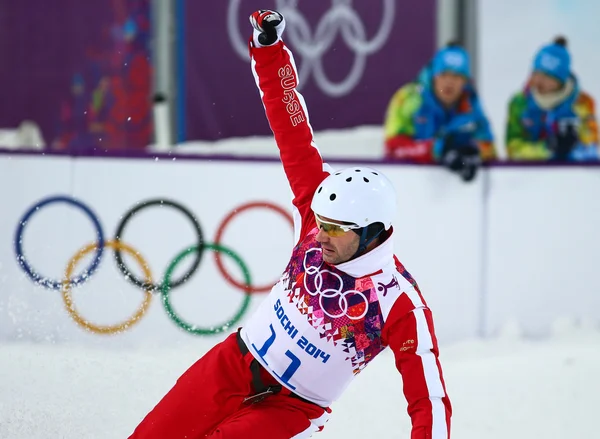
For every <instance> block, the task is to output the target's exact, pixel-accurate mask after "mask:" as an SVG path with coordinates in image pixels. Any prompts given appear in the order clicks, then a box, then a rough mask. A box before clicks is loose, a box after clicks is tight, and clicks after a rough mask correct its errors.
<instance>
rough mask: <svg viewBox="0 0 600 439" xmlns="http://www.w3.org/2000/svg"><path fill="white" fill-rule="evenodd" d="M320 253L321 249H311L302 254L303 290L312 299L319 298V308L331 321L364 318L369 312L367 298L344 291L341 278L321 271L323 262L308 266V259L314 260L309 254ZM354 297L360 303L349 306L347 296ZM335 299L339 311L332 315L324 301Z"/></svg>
mask: <svg viewBox="0 0 600 439" xmlns="http://www.w3.org/2000/svg"><path fill="white" fill-rule="evenodd" d="M321 251H322V249H320V248H312V249H309V250H307V251H306V253H305V254H304V261H303V265H304V273H305V275H304V289H305V290H306V292H307V293H308V294H310V295H311V296H313V297H315V296H317V295H318V296H319V306H320V307H321V311H323V313H324V314H325V315H327V316H329V317H331V318H333V319H337V318H339V317H348V318H349V319H350V320H360V319H362V318H364V317H365V316H366V315H367V312H368V311H369V300H368V299H367V297H366V296H365V295H364V294H363V293H361V292H360V291H356V290H346V291H344V281H343V280H342V277H341V276H340V275H339V274H337V273H335V272H333V271H330V270H326V269H325V270H321V267H322V265H323V262H321V263H320V264H319V265H318V266H316V265H311V264H310V261H309V259H313V258H314V256H313V255H311V253H313V252H321ZM324 284H326V288H325V289H323V286H324ZM354 295H358V296H360V298H361V300H360V302H361V303H359V304H356V305H352V306H350V305H349V300H348V296H350V297H352V296H354ZM336 298H337V308H338V310H339V311H338V312H335V313H332V312H330V311H328V310H327V308H328V307H327V306H326V304H325V303H324V300H326V299H336ZM353 302H354V301H353ZM363 302H364V304H363Z"/></svg>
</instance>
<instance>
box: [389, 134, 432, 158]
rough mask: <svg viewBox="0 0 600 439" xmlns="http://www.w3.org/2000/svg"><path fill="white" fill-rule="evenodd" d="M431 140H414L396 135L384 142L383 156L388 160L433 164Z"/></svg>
mask: <svg viewBox="0 0 600 439" xmlns="http://www.w3.org/2000/svg"><path fill="white" fill-rule="evenodd" d="M432 150H433V140H414V139H413V138H412V137H410V136H405V135H403V134H398V135H396V136H394V137H390V138H389V139H386V141H385V155H386V157H387V158H390V159H397V160H410V161H413V162H415V163H432V162H433V153H432Z"/></svg>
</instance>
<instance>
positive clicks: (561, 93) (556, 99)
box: [531, 78, 575, 111]
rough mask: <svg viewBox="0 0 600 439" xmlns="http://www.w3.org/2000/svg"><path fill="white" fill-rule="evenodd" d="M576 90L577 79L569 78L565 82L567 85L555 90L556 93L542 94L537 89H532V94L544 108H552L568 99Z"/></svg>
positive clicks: (536, 101)
mask: <svg viewBox="0 0 600 439" xmlns="http://www.w3.org/2000/svg"><path fill="white" fill-rule="evenodd" d="M573 90H575V81H573V79H571V78H569V79H568V80H567V82H566V83H565V86H564V87H562V88H561V89H560V90H557V91H555V92H554V93H548V94H545V95H542V94H540V93H538V92H537V91H536V90H535V89H532V90H531V94H532V96H533V100H534V101H535V103H536V104H537V105H538V106H539V107H540V108H541V109H542V110H546V111H548V110H551V109H553V108H554V107H556V106H557V105H559V104H561V103H563V102H564V101H566V100H567V98H568V97H569V96H571V93H573Z"/></svg>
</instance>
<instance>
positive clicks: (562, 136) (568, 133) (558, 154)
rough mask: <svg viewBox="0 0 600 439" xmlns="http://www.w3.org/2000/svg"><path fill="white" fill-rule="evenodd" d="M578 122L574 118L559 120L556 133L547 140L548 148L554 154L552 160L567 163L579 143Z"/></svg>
mask: <svg viewBox="0 0 600 439" xmlns="http://www.w3.org/2000/svg"><path fill="white" fill-rule="evenodd" d="M578 127H579V121H578V120H577V119H576V118H568V119H562V120H559V121H558V123H557V129H556V132H555V133H553V134H552V135H551V136H550V137H549V138H548V148H549V149H550V151H552V152H553V153H554V155H553V157H552V160H555V161H567V160H568V159H569V157H570V155H571V152H572V151H573V149H574V148H575V145H577V142H578V141H579V135H578V134H577V130H578Z"/></svg>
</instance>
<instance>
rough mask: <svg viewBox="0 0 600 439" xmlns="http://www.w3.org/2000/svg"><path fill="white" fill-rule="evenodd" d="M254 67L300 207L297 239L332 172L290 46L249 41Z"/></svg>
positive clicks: (309, 222) (308, 226) (309, 224)
mask: <svg viewBox="0 0 600 439" xmlns="http://www.w3.org/2000/svg"><path fill="white" fill-rule="evenodd" d="M250 56H251V58H252V60H251V61H252V70H253V73H254V78H255V79H256V85H257V87H258V89H259V91H260V94H261V98H262V102H263V105H264V107H265V112H266V114H267V119H268V121H269V125H270V126H271V130H272V131H273V134H274V136H275V142H276V143H277V147H278V148H279V154H280V157H281V162H282V163H283V168H284V170H285V174H286V176H287V179H288V181H289V183H290V186H291V189H292V192H293V195H294V199H293V204H294V206H295V208H296V209H297V211H296V212H294V223H295V226H296V240H297V241H298V240H299V239H301V238H302V237H304V236H305V235H306V234H307V233H308V232H309V231H310V230H311V229H312V228H313V227H314V226H315V222H314V216H313V213H312V211H311V209H310V204H311V201H312V197H313V194H314V193H315V191H316V189H317V187H318V186H319V184H321V182H322V181H323V180H324V179H325V178H326V177H327V175H329V174H328V173H327V172H325V171H324V169H323V160H322V159H321V155H320V154H319V150H318V149H317V147H316V145H315V143H314V139H313V132H312V128H311V126H310V123H309V119H308V111H307V109H306V104H305V102H304V98H303V97H302V95H301V94H300V93H299V92H298V90H297V89H296V87H297V86H298V73H297V70H296V65H295V63H294V58H293V56H292V53H291V52H290V50H289V49H288V48H287V47H286V46H285V45H284V44H283V42H281V41H280V42H278V43H276V44H274V45H273V46H269V47H260V48H259V47H253V45H252V42H251V43H250Z"/></svg>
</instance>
